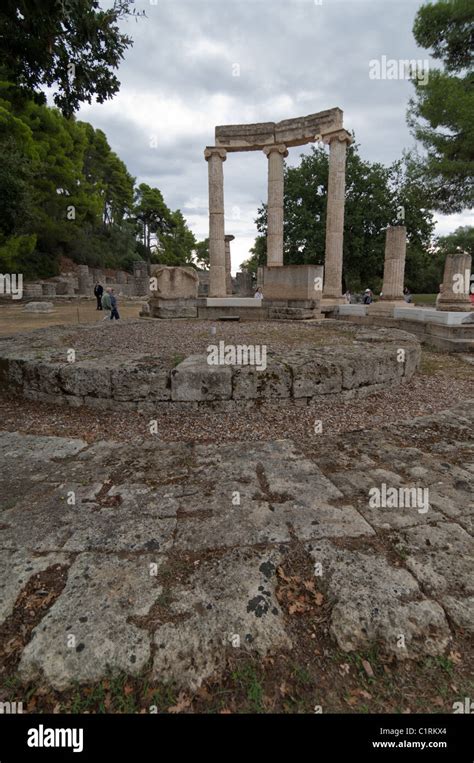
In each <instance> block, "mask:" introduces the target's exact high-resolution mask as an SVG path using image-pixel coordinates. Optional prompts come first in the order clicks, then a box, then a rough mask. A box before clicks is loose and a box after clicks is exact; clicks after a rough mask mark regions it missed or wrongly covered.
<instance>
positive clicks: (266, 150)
mask: <svg viewBox="0 0 474 763" xmlns="http://www.w3.org/2000/svg"><path fill="white" fill-rule="evenodd" d="M273 151H278V153H279V154H281V155H282V156H283V157H285V156H288V149H287V147H286V146H285V144H284V143H275V144H274V145H273V146H265V148H264V149H263V153H264V154H266V155H267V156H270V154H271V153H272V152H273Z"/></svg>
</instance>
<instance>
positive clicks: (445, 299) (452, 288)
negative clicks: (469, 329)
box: [437, 253, 473, 312]
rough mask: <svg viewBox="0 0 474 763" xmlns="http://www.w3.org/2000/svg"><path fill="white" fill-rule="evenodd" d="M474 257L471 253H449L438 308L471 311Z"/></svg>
mask: <svg viewBox="0 0 474 763" xmlns="http://www.w3.org/2000/svg"><path fill="white" fill-rule="evenodd" d="M471 264H472V258H471V255H470V254H464V253H460V254H448V256H447V257H446V262H445V264H444V276H443V290H442V292H441V296H440V298H439V301H438V305H437V309H438V310H445V311H451V310H452V311H453V312H471V310H472V309H473V308H472V304H471V301H470V299H469V288H470V286H469V281H470V277H471Z"/></svg>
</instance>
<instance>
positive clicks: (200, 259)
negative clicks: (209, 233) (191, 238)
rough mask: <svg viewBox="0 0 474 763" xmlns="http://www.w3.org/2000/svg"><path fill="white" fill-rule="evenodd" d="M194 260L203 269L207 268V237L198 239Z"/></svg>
mask: <svg viewBox="0 0 474 763" xmlns="http://www.w3.org/2000/svg"><path fill="white" fill-rule="evenodd" d="M195 256H196V262H197V264H198V266H199V267H200V268H202V269H203V270H209V239H208V238H205V239H204V240H203V241H198V242H197V244H196V247H195Z"/></svg>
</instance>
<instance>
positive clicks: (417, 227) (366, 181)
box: [244, 144, 439, 292]
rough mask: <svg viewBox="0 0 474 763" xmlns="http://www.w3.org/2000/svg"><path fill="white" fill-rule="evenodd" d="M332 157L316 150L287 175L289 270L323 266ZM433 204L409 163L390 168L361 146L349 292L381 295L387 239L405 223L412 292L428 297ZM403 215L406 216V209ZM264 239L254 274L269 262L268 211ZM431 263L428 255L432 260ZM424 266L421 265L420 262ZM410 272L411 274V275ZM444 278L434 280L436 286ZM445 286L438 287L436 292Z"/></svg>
mask: <svg viewBox="0 0 474 763" xmlns="http://www.w3.org/2000/svg"><path fill="white" fill-rule="evenodd" d="M327 177H328V155H327V153H326V151H325V150H324V148H322V147H319V146H313V147H312V151H311V153H310V154H308V155H303V156H302V158H301V163H300V164H299V166H298V167H289V168H288V167H287V168H286V169H285V197H284V207H285V223H284V261H285V264H305V263H314V264H324V252H325V236H326V205H327ZM428 202H429V199H428V198H427V197H426V198H425V197H424V195H423V193H422V191H420V188H419V187H418V185H417V178H416V172H415V165H414V163H413V160H412V158H411V157H410V156H409V155H407V156H405V157H404V158H403V160H400V161H398V162H395V163H394V164H393V165H392V166H390V167H384V166H383V165H381V164H379V163H372V162H368V161H365V160H363V159H362V158H361V156H360V155H359V150H358V146H357V144H352V146H350V147H349V150H348V153H347V165H346V204H345V222H344V270H343V280H344V289H346V288H349V289H350V290H351V291H353V292H355V291H360V290H362V289H365V288H368V287H370V288H372V289H373V290H374V291H377V290H380V288H381V286H382V277H383V263H384V252H385V231H386V228H387V225H389V224H396V223H397V221H400V219H401V218H402V217H404V222H405V224H406V226H407V236H408V248H407V274H408V275H407V285H408V286H409V288H415V287H416V289H417V291H424V289H425V288H426V285H429V284H430V283H431V280H430V279H428V283H427V284H425V283H424V273H423V269H424V268H425V266H426V260H425V259H423V258H424V257H425V252H426V250H427V248H428V246H429V243H430V239H431V235H432V232H433V227H434V223H433V220H432V215H431V213H430V212H429V211H428V209H427V206H428ZM402 208H403V209H402ZM256 223H257V229H258V231H259V233H260V235H259V236H257V239H256V241H255V245H254V248H253V250H252V256H251V258H250V260H248V261H247V263H244V264H245V266H246V267H247V268H248V269H249V270H251V271H252V272H255V270H256V268H257V266H258V265H264V264H265V261H266V240H265V234H266V223H267V221H266V207H265V205H264V206H262V207H261V209H259V212H258V217H257V220H256ZM428 256H429V255H426V257H428ZM422 260H423V261H422ZM410 268H411V270H410ZM437 277H438V276H436V278H437ZM438 284H439V280H438V281H436V290H437V288H438ZM432 289H433V287H431V290H432Z"/></svg>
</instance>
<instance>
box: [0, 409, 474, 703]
mask: <svg viewBox="0 0 474 763" xmlns="http://www.w3.org/2000/svg"><path fill="white" fill-rule="evenodd" d="M473 432H474V404H472V405H469V404H463V405H462V406H455V407H453V408H452V409H451V410H450V411H447V412H443V413H442V414H440V415H439V416H433V417H431V416H430V417H424V418H420V419H415V420H413V421H411V422H404V423H403V424H402V425H400V426H387V427H385V428H383V429H381V430H372V431H370V432H362V433H361V432H351V433H348V434H345V435H344V436H342V435H341V436H336V437H328V436H325V437H324V438H321V440H320V441H319V440H316V441H315V440H313V441H312V442H311V443H301V444H295V443H293V442H291V441H289V440H275V441H272V442H262V443H259V442H252V443H246V442H240V443H228V444H225V445H215V444H211V445H203V444H198V445H194V444H192V443H162V442H159V441H157V442H156V443H155V442H153V441H149V440H146V441H143V442H136V441H134V442H132V443H115V442H107V441H102V442H99V443H95V444H93V445H87V444H86V443H85V442H83V441H80V440H68V439H66V438H54V437H47V438H45V437H36V436H34V435H21V434H17V433H1V434H0V454H1V457H2V473H1V482H0V490H1V492H0V571H1V581H2V582H1V588H0V592H1V606H0V624H1V622H2V621H4V620H5V618H8V617H9V616H10V615H11V614H12V613H13V612H14V610H15V606H16V605H15V602H16V601H17V600H18V597H19V596H20V594H21V593H22V591H24V589H25V587H26V586H27V585H28V582H29V581H30V580H31V578H32V576H34V575H35V574H37V573H38V572H45V571H48V570H51V574H53V571H54V566H55V565H58V564H61V565H62V568H63V570H64V568H66V573H65V574H66V585H65V588H64V589H63V590H62V591H61V592H59V595H58V597H57V599H56V600H55V601H54V603H53V604H52V606H51V607H50V609H49V610H46V611H45V613H44V614H43V615H42V619H40V621H39V622H38V624H37V625H36V627H35V628H34V630H33V632H32V634H31V637H29V641H28V643H27V644H26V646H25V648H24V650H23V655H22V658H21V662H20V673H21V675H22V676H23V677H24V678H26V679H28V680H30V679H34V678H35V677H38V676H39V675H41V674H44V676H45V677H46V679H47V680H48V681H49V682H50V683H51V684H52V685H53V686H55V687H57V688H65V687H66V686H70V685H71V683H72V682H73V681H76V680H79V681H93V680H96V679H98V678H100V677H101V676H103V675H105V673H106V671H107V670H108V669H109V668H110V669H112V670H114V671H118V670H125V671H128V672H131V673H139V672H140V671H141V670H142V669H143V668H144V666H145V665H151V664H152V666H153V667H152V672H153V676H154V677H155V678H156V679H160V680H176V681H178V683H181V684H183V685H190V686H197V685H199V684H200V683H201V682H202V681H203V680H204V679H205V678H206V677H208V676H210V675H211V674H212V673H213V672H214V671H218V670H219V669H220V668H221V667H222V665H223V664H224V659H225V654H226V649H228V648H229V643H230V642H229V638H230V636H231V635H233V636H239V638H240V647H239V648H240V649H242V650H246V651H254V652H256V653H257V654H259V655H264V654H267V653H269V652H272V651H278V650H280V649H291V638H290V636H289V631H288V622H287V617H288V615H287V614H284V613H283V612H282V611H281V608H280V606H279V604H278V601H277V599H276V595H275V587H276V584H277V581H276V577H275V570H276V569H277V567H278V565H279V564H281V560H282V559H288V552H289V549H290V548H291V547H292V544H294V543H297V544H299V547H300V548H301V549H303V550H304V552H305V553H306V554H308V558H310V557H311V559H312V562H313V564H314V565H316V564H317V562H320V563H321V564H322V574H321V573H320V571H318V570H317V569H316V566H315V581H316V582H317V585H318V587H320V588H319V590H323V591H324V592H325V599H326V600H327V602H328V605H330V615H329V616H330V622H331V628H330V632H331V634H332V637H333V638H334V642H335V644H336V643H337V645H338V646H339V647H340V648H341V649H343V650H347V651H351V650H364V649H369V648H371V647H373V646H374V645H377V646H378V648H380V649H382V650H383V651H385V652H387V653H390V654H394V655H395V656H396V657H398V658H400V659H406V658H413V657H417V656H420V655H423V654H430V655H435V654H442V653H443V652H444V650H445V649H446V648H448V647H449V644H450V641H451V639H452V637H453V635H454V634H455V632H456V629H462V630H463V631H468V630H472V628H473V624H474V612H473V602H474V590H473V584H472V580H473V575H472V572H473V563H472V556H473V545H472V531H471V530H472V528H471V525H470V521H471V516H472V509H473V508H474V506H473V495H472V474H473V470H472V467H473V465H474V448H473ZM22 479H23V480H24V492H22V490H21V480H22ZM382 483H386V485H387V486H388V487H392V488H396V489H398V488H400V487H404V486H406V485H408V484H410V485H413V486H415V487H417V488H418V489H420V490H428V491H429V496H430V501H429V509H428V511H427V512H426V513H421V512H419V511H418V510H417V507H416V506H415V507H408V508H404V507H390V508H387V507H385V508H383V507H380V508H377V507H373V506H372V507H370V506H369V505H368V490H370V488H371V487H373V486H379V485H380V484H382ZM12 489H13V497H12V493H11V492H10V491H11V490H12ZM71 493H73V494H74V497H75V502H74V503H73V504H72V505H71V504H70V503H68V496H70V494H71ZM150 565H151V566H153V565H154V566H155V568H156V569H155V572H154V574H153V575H152V574H151V573H150V569H151V567H150ZM176 565H178V567H179V565H181V568H183V569H185V572H186V574H182V570H181V572H180V573H179V574H178V573H177V572H176V570H177V567H176ZM186 565H187V566H186ZM165 573H166V574H165ZM161 575H162V576H161ZM67 634H72V635H74V636H75V637H76V641H75V644H76V647H75V648H72V647H71V646H68V644H67V641H66V636H67ZM400 636H403V642H404V646H403V647H401V646H400V645H399V643H400ZM77 647H80V648H79V649H77ZM232 647H233V645H231V646H230V648H232Z"/></svg>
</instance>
